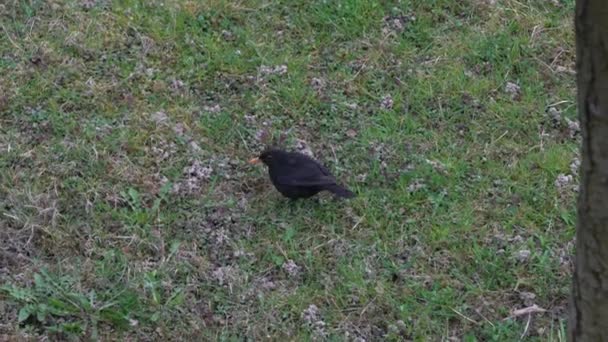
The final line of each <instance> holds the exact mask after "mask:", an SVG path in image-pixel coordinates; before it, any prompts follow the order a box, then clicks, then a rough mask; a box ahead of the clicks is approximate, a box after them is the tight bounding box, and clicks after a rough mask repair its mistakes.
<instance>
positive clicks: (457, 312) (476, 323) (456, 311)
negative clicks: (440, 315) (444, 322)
mask: <svg viewBox="0 0 608 342" xmlns="http://www.w3.org/2000/svg"><path fill="white" fill-rule="evenodd" d="M450 309H451V310H452V311H454V312H455V313H456V314H457V315H458V316H460V317H462V318H464V319H466V320H467V321H469V322H471V323H473V324H475V325H479V322H477V321H476V320H474V319H472V318H470V317H467V316H465V315H463V314H462V313H461V312H460V311H458V310H456V309H454V308H450Z"/></svg>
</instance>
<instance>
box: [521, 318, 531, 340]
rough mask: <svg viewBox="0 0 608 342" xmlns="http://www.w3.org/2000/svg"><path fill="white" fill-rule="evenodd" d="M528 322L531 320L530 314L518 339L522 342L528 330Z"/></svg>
mask: <svg viewBox="0 0 608 342" xmlns="http://www.w3.org/2000/svg"><path fill="white" fill-rule="evenodd" d="M530 320H532V314H529V315H528V323H526V328H525V329H524V332H523V333H522V334H521V336H520V337H519V339H520V340H523V339H524V336H526V334H527V333H528V328H530Z"/></svg>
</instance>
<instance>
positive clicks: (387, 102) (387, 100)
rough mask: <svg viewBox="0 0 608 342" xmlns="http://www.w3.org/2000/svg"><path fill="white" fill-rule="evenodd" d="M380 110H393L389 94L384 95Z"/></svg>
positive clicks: (391, 98)
mask: <svg viewBox="0 0 608 342" xmlns="http://www.w3.org/2000/svg"><path fill="white" fill-rule="evenodd" d="M380 108H382V109H391V108H393V97H392V96H391V95H390V94H387V95H385V96H384V97H383V98H382V101H380Z"/></svg>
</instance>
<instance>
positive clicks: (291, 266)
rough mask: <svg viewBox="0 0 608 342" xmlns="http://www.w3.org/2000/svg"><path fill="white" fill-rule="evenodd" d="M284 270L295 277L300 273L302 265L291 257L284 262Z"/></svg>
mask: <svg viewBox="0 0 608 342" xmlns="http://www.w3.org/2000/svg"><path fill="white" fill-rule="evenodd" d="M282 268H283V270H284V271H285V272H287V274H288V275H289V276H290V277H292V278H295V277H297V276H298V275H299V274H300V270H301V267H300V266H298V265H297V264H296V263H295V262H294V261H293V260H291V259H289V260H287V261H286V262H285V263H283V267H282Z"/></svg>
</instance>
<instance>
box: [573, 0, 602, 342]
mask: <svg viewBox="0 0 608 342" xmlns="http://www.w3.org/2000/svg"><path fill="white" fill-rule="evenodd" d="M575 26H576V69H577V87H578V111H579V118H580V123H581V128H582V138H583V148H582V163H581V173H580V175H581V184H580V192H579V199H578V223H577V229H576V256H575V264H574V266H575V270H574V279H573V286H572V300H571V304H570V321H569V331H568V335H569V340H570V341H608V1H607V0H577V1H576V17H575Z"/></svg>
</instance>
